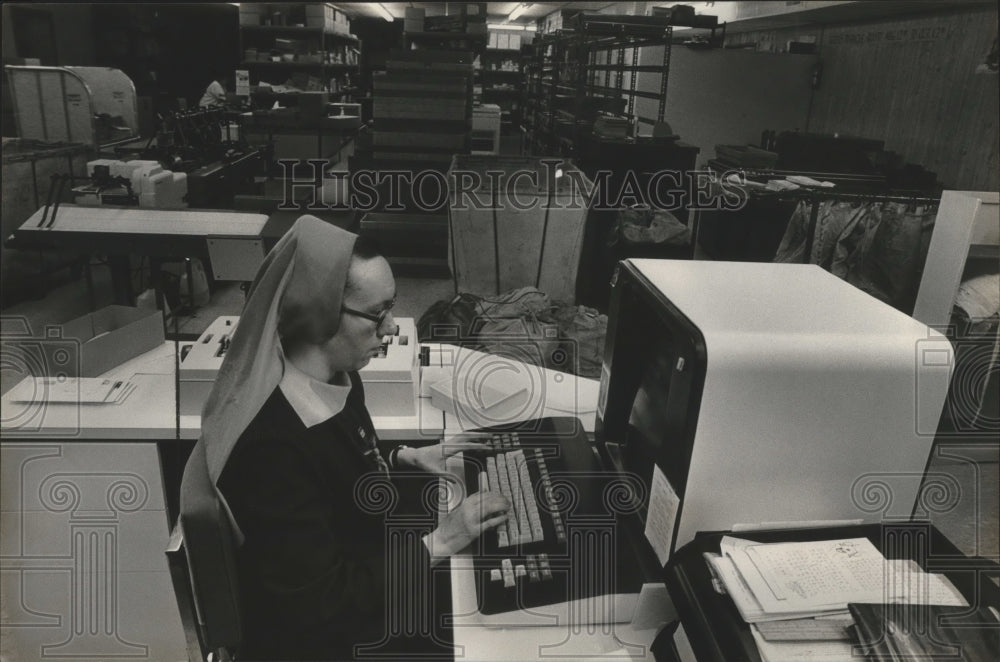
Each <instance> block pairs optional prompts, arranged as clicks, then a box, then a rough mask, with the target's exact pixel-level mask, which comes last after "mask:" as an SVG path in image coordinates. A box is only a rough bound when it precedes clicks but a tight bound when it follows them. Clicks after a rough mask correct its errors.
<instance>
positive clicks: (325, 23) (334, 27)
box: [306, 2, 351, 34]
mask: <svg viewBox="0 0 1000 662" xmlns="http://www.w3.org/2000/svg"><path fill="white" fill-rule="evenodd" d="M306 26H307V27H310V28H325V29H326V30H330V31H331V32H337V33H340V34H350V32H351V26H350V24H349V23H348V20H347V14H345V13H344V12H342V11H340V10H339V9H337V7H335V6H334V5H331V4H330V3H327V2H324V3H320V4H312V5H306Z"/></svg>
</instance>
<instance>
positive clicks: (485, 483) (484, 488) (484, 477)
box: [479, 471, 490, 492]
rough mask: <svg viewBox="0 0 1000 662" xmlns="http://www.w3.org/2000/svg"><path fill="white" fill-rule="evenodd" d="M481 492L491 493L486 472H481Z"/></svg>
mask: <svg viewBox="0 0 1000 662" xmlns="http://www.w3.org/2000/svg"><path fill="white" fill-rule="evenodd" d="M479 491H480V492H489V491H490V479H489V477H488V476H487V474H486V472H485V471H480V472H479Z"/></svg>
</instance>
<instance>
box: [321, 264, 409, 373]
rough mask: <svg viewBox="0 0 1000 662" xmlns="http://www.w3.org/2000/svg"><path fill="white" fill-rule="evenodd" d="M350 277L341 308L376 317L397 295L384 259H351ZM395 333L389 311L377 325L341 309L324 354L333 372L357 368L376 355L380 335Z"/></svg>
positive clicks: (362, 366) (379, 346) (379, 343)
mask: <svg viewBox="0 0 1000 662" xmlns="http://www.w3.org/2000/svg"><path fill="white" fill-rule="evenodd" d="M349 280H350V282H351V287H349V288H348V290H347V291H346V292H345V293H344V301H343V306H344V308H350V309H352V310H356V311H359V312H362V313H367V314H369V315H372V316H377V315H379V313H381V312H382V311H384V310H387V309H388V308H389V307H390V306H391V305H392V302H393V301H394V300H395V298H396V281H395V280H394V279H393V277H392V269H391V268H390V267H389V263H388V262H387V261H386V260H385V258H382V257H375V258H371V259H370V260H360V259H353V260H351V266H350V276H349ZM395 332H396V323H395V321H394V320H393V318H392V313H389V314H388V315H387V316H386V317H385V320H384V321H383V322H382V324H381V325H379V324H376V323H375V322H374V321H373V320H370V319H366V318H364V317H360V316H358V315H353V314H350V313H346V312H342V313H341V315H340V328H339V329H337V333H336V335H334V336H333V337H332V338H330V340H328V341H327V342H326V343H325V344H324V345H323V354H324V356H326V358H327V360H328V361H329V364H330V369H331V370H332V371H333V372H348V371H352V370H360V369H361V368H364V367H365V366H366V365H368V362H369V361H371V360H372V357H374V356H375V355H376V354H378V352H379V349H380V348H381V346H382V336H385V335H388V334H390V333H395Z"/></svg>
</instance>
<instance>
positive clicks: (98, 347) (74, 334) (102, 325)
mask: <svg viewBox="0 0 1000 662" xmlns="http://www.w3.org/2000/svg"><path fill="white" fill-rule="evenodd" d="M62 337H63V339H64V340H73V341H76V342H78V343H79V350H80V357H79V361H78V362H76V363H75V365H72V366H70V368H69V369H70V371H72V372H78V373H79V374H69V375H67V376H69V377H97V376H99V375H101V374H103V373H105V372H107V371H108V370H111V369H112V368H114V367H116V366H119V365H121V364H122V363H124V362H125V361H128V360H129V359H132V358H135V357H136V356H139V355H140V354H143V353H145V352H148V351H150V350H151V349H155V348H157V347H159V346H160V345H162V344H163V342H164V336H163V313H162V312H160V311H159V310H152V311H151V310H144V309H139V308H132V307H131V306H107V307H105V308H101V309H100V310H98V311H96V312H93V313H88V314H87V315H84V316H83V317H78V318H76V319H74V320H70V321H69V322H66V323H65V324H63V325H62ZM70 363H74V362H72V361H71V362H70ZM67 365H68V364H67Z"/></svg>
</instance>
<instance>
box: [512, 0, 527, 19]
mask: <svg viewBox="0 0 1000 662" xmlns="http://www.w3.org/2000/svg"><path fill="white" fill-rule="evenodd" d="M530 6H531V3H530V2H522V3H521V4H519V5H518V6H517V7H514V11H512V12H511V13H510V15H509V16H508V17H507V20H508V21H516V20H517V19H518V18H520V17H521V14H523V13H524V12H526V11H527V10H528V7H530Z"/></svg>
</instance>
